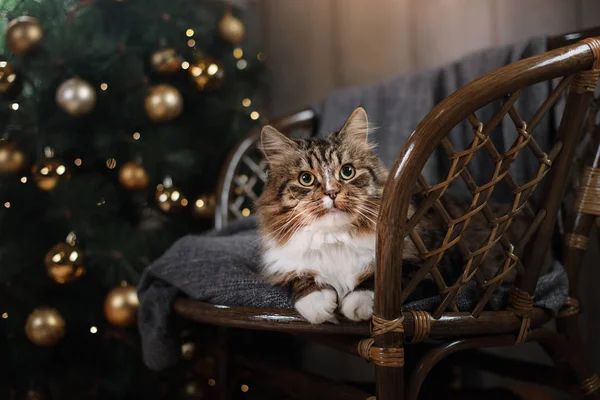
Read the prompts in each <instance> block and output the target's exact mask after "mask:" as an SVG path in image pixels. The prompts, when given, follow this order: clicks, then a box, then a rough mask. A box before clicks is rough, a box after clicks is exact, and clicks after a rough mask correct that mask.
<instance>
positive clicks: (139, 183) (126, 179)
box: [119, 161, 150, 190]
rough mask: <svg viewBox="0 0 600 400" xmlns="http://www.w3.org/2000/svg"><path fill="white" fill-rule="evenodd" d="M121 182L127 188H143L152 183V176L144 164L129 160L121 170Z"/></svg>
mask: <svg viewBox="0 0 600 400" xmlns="http://www.w3.org/2000/svg"><path fill="white" fill-rule="evenodd" d="M119 183H120V184H121V186H123V187H124V188H125V189H127V190H142V189H145V188H146V187H147V186H148V183H150V177H149V176H148V172H146V170H145V169H144V167H143V166H142V165H140V164H138V163H136V162H135V161H128V162H126V163H125V164H123V166H122V167H121V169H120V170H119Z"/></svg>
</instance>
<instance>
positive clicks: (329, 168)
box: [257, 108, 504, 324]
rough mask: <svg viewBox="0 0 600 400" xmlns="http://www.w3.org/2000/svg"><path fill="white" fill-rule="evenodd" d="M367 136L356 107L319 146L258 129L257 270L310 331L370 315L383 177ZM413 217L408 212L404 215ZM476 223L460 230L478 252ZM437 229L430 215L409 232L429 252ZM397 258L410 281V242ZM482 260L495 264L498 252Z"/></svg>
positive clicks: (440, 229)
mask: <svg viewBox="0 0 600 400" xmlns="http://www.w3.org/2000/svg"><path fill="white" fill-rule="evenodd" d="M368 132H369V124H368V119H367V113H366V112H365V110H364V109H362V108H357V109H356V110H355V111H354V112H353V113H352V115H350V117H349V119H348V121H347V122H346V124H345V125H344V127H343V128H342V129H341V130H340V131H338V132H334V133H332V134H331V135H329V136H328V137H326V138H322V139H309V140H299V139H296V140H292V139H289V138H288V137H286V136H284V135H283V134H281V133H279V132H278V131H277V130H276V129H275V128H273V127H271V126H265V127H264V128H263V130H262V137H261V139H262V150H263V152H264V155H265V157H266V160H267V162H268V180H267V184H266V187H265V189H264V191H263V193H262V195H261V196H260V198H259V199H258V202H257V215H258V221H259V232H260V239H261V254H262V262H263V269H262V271H263V274H264V276H265V277H266V278H267V279H268V280H269V281H270V282H271V283H273V284H276V285H285V286H289V287H291V290H292V298H293V301H294V306H295V308H296V309H297V310H298V312H299V313H300V314H301V315H302V316H303V317H304V318H306V319H307V320H308V321H309V322H311V323H314V324H319V323H323V322H326V321H331V322H336V317H335V313H336V311H338V310H339V312H340V313H341V314H342V315H344V316H345V317H346V318H348V319H351V320H354V321H360V320H368V319H370V318H371V316H372V315H373V297H374V295H373V273H374V263H375V237H376V221H377V214H378V211H379V203H380V199H381V195H382V191H383V185H384V182H385V180H386V179H387V171H386V169H385V168H384V166H383V163H382V162H381V160H380V159H379V157H377V156H376V155H375V153H374V145H373V144H371V143H370V142H369V141H368ZM450 211H452V210H450ZM413 213H414V207H413V206H412V205H411V207H410V209H409V216H410V215H412V214H413ZM459 215H461V214H459ZM478 218H479V219H477V218H475V219H474V220H473V221H472V222H471V224H470V226H469V228H468V230H469V231H471V234H470V237H471V238H472V239H474V240H476V241H478V242H479V243H478V244H479V245H481V243H483V242H484V241H485V240H486V238H487V236H488V233H489V229H488V228H487V226H488V224H487V222H486V221H485V219H484V218H483V217H480V216H479V217H478ZM444 228H445V226H444V224H443V222H442V221H441V220H439V218H438V217H437V216H436V214H435V213H434V212H433V211H430V212H428V213H427V214H426V215H425V216H424V217H423V218H422V219H421V221H420V222H419V224H418V225H417V226H416V230H417V231H418V232H419V234H420V235H421V237H422V238H423V240H424V242H425V245H426V246H427V248H430V249H432V248H436V247H437V246H439V245H440V243H441V241H442V239H443V235H444V234H445V229H444ZM455 247H457V246H455ZM475 248H477V247H475ZM404 253H405V257H404V259H405V267H404V268H403V271H405V273H407V274H410V273H411V271H412V272H414V271H416V269H418V267H419V266H420V265H422V260H421V258H420V257H419V254H418V252H417V250H416V248H415V246H414V244H413V243H412V241H411V240H410V239H406V240H405V246H404ZM447 253H448V257H444V261H443V262H442V263H441V265H442V267H441V268H443V265H446V266H447V265H450V262H449V258H452V252H451V251H449V252H447ZM455 256H456V254H455ZM458 257H460V255H458ZM489 257H491V258H496V259H497V262H496V264H501V263H502V260H503V259H504V252H503V251H501V250H500V251H494V252H490V256H489ZM455 258H457V257H455ZM457 260H458V264H462V263H461V260H462V259H460V258H457ZM445 272H447V271H445ZM459 275H460V271H458V275H457V276H455V277H451V278H450V279H455V278H458V276H459ZM446 278H447V276H446ZM488 278H489V277H488Z"/></svg>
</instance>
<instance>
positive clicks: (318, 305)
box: [295, 289, 337, 324]
mask: <svg viewBox="0 0 600 400" xmlns="http://www.w3.org/2000/svg"><path fill="white" fill-rule="evenodd" d="M295 307H296V310H298V312H299V313H300V314H301V315H302V316H303V317H304V318H306V320H307V321H308V322H310V323H311V324H321V323H323V322H326V321H331V322H337V320H336V318H335V309H336V308H337V293H336V292H335V290H332V289H323V290H317V291H315V292H312V293H310V294H308V295H306V296H304V297H303V298H301V299H300V300H298V301H296V304H295Z"/></svg>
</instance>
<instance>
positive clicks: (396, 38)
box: [333, 0, 416, 86]
mask: <svg viewBox="0 0 600 400" xmlns="http://www.w3.org/2000/svg"><path fill="white" fill-rule="evenodd" d="M409 3H412V4H414V3H416V2H414V1H410V0H369V1H364V0H334V4H335V6H336V7H335V9H336V13H335V17H336V18H337V21H336V23H335V25H336V26H335V28H336V30H337V32H335V33H334V34H335V35H336V36H337V43H338V44H339V47H338V48H336V49H334V51H333V52H334V53H337V54H338V60H337V62H336V65H335V68H336V75H338V81H337V84H338V85H340V86H349V85H355V84H360V83H366V82H372V81H374V80H377V79H380V78H381V77H384V76H389V75H395V74H402V73H406V72H408V71H410V70H412V69H413V67H414V60H412V59H411V53H410V46H411V42H412V37H411V30H410V26H411V23H410V13H409V8H408V5H409Z"/></svg>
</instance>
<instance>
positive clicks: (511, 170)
mask: <svg viewBox="0 0 600 400" xmlns="http://www.w3.org/2000/svg"><path fill="white" fill-rule="evenodd" d="M599 44H600V41H595V40H592V41H591V42H589V43H588V44H585V45H582V44H580V45H575V47H574V48H577V49H578V51H579V57H580V59H579V62H580V65H574V64H575V62H574V61H573V60H567V59H568V58H569V57H568V54H569V53H568V51H567V50H562V49H561V50H558V51H556V52H555V53H548V54H549V55H544V56H539V57H534V58H532V59H530V60H524V61H522V62H519V63H516V64H514V65H512V66H509V67H505V68H503V69H501V70H499V71H497V72H494V73H491V74H489V75H488V76H484V77H482V78H480V79H479V80H477V81H475V82H473V83H471V84H469V85H467V86H465V87H464V88H462V89H460V90H459V91H457V92H456V93H455V94H453V95H452V96H451V97H449V98H448V99H447V100H446V101H445V102H444V103H442V104H440V105H439V106H438V107H436V109H434V110H433V111H432V112H431V113H430V114H429V115H428V116H427V117H426V118H425V119H424V120H423V122H421V124H420V125H419V126H418V127H417V129H416V131H415V133H414V134H413V136H412V137H411V138H410V139H409V141H408V143H407V144H405V145H404V147H403V149H402V150H401V152H400V154H399V156H398V158H397V159H396V163H395V165H394V167H393V168H392V176H391V177H390V179H389V180H388V183H387V185H386V191H385V194H384V199H383V204H382V215H381V216H380V219H379V225H380V226H379V234H378V235H379V237H378V241H379V243H378V252H379V254H378V269H377V274H378V275H379V276H378V277H377V281H378V282H386V283H387V282H390V281H394V280H397V281H402V289H401V294H400V296H399V297H397V298H395V297H392V296H390V295H389V291H390V290H396V291H397V290H398V289H399V288H398V285H397V284H396V285H395V287H394V285H393V284H389V285H386V286H385V289H384V290H383V291H381V292H380V293H378V294H377V296H378V298H379V302H377V301H376V308H378V307H379V310H376V313H377V314H378V315H382V316H385V314H386V313H389V312H386V309H391V308H392V307H397V306H398V305H399V304H402V303H406V302H407V301H409V300H410V299H415V298H422V297H423V296H429V295H439V302H438V303H437V304H436V305H435V308H434V311H433V312H432V313H431V315H432V317H434V318H439V317H440V316H442V314H443V313H445V312H452V311H453V312H457V311H468V312H470V313H471V314H472V315H473V316H475V317H477V316H478V315H480V314H481V313H482V312H483V311H484V310H486V309H490V308H491V309H496V308H498V307H499V306H500V305H501V304H504V302H503V301H502V299H505V298H506V297H505V296H500V294H501V293H504V295H506V294H508V292H509V289H510V288H511V287H515V286H516V287H518V288H519V289H523V288H526V290H513V291H512V294H513V295H514V294H515V293H516V294H517V295H518V296H513V297H512V298H511V307H515V304H517V306H516V308H519V307H521V306H522V308H523V309H527V308H530V307H531V303H532V302H533V296H532V295H531V294H530V293H528V292H529V291H531V292H533V290H530V286H532V283H533V287H535V282H536V281H537V279H538V277H539V271H541V270H543V269H544V268H547V267H550V266H551V264H552V263H551V262H550V261H551V260H548V262H546V260H545V259H544V258H545V257H543V258H542V257H540V254H538V253H539V251H537V250H540V249H542V248H543V246H546V245H547V246H548V247H546V248H548V249H549V248H550V239H549V237H550V236H552V230H553V228H554V221H556V217H557V214H558V208H559V207H558V204H560V202H562V201H563V200H564V198H565V190H564V189H565V187H566V186H567V179H566V178H565V176H568V175H569V174H570V173H571V172H573V170H575V168H572V165H573V163H574V162H576V163H578V165H580V164H581V162H582V161H584V160H585V159H586V158H587V155H585V146H586V145H585V143H581V144H580V141H581V138H582V137H583V138H584V139H583V141H585V140H586V139H585V138H588V139H587V140H594V141H597V139H593V138H594V134H593V133H594V132H595V133H596V134H597V133H598V132H597V131H595V126H594V125H595V117H594V116H595V114H594V116H592V112H594V111H595V108H594V106H593V105H594V104H597V103H593V102H590V98H591V97H592V96H591V95H592V93H593V90H594V87H595V86H596V82H597V79H598V74H599V73H600V69H598V67H596V68H597V69H595V70H590V69H591V67H592V64H593V61H594V57H593V53H596V52H598V53H599V54H597V55H596V56H597V57H600V47H598V46H599ZM577 46H579V47H577ZM592 49H594V50H593V51H592ZM584 52H585V55H586V56H587V61H586V62H583V61H582V60H583V59H584V56H583V55H582V53H584ZM574 53H577V51H573V52H572V53H571V55H572V56H573V58H575V56H577V55H576V54H574ZM560 57H562V60H561V59H560ZM569 61H571V62H572V63H571V64H569ZM567 64H569V65H568V66H569V67H570V68H566V66H567ZM542 65H543V68H545V70H544V71H539V72H538V73H535V72H532V71H533V66H536V67H537V66H542ZM563 66H565V67H564V68H563ZM540 69H542V68H540ZM565 71H566V72H565ZM582 71H583V72H582ZM542 95H543V97H541V96H542ZM561 102H564V104H560V103H561ZM590 104H592V107H590ZM563 105H564V107H563ZM582 108H584V109H583V110H581V109H582ZM588 108H590V109H591V110H592V112H590V113H587V111H588ZM563 109H564V110H565V111H564V113H563V112H562V110H563ZM586 115H587V116H588V118H587V121H588V122H587V124H586V125H585V131H586V132H587V134H586V135H582V134H581V132H582V131H583V129H582V127H583V126H584V123H583V122H584V119H585V117H586ZM555 120H556V121H560V129H554V128H555V127H556V128H557V127H558V124H555ZM578 144H580V146H579V150H580V151H579V157H576V156H575V154H576V152H575V151H574V150H573V149H574V148H575V147H576V146H577V145H578ZM577 168H578V170H579V171H580V170H581V168H580V167H577ZM575 175H576V173H575ZM407 187H413V188H414V190H413V191H409V193H408V194H406V188H407ZM553 187H554V188H555V190H553ZM403 215H404V217H402V216H403ZM403 220H404V221H405V222H403ZM548 225H550V228H548ZM548 233H549V235H548ZM400 241H401V242H402V243H403V244H402V247H401V248H400V246H398V245H397V243H398V242H400ZM536 251H537V253H536ZM540 251H541V250H540ZM542 252H543V253H544V255H545V254H546V252H545V250H544V251H542ZM400 257H402V259H403V260H404V261H403V262H402V268H398V267H399V265H398V262H397V260H399V258H400ZM531 264H535V265H531ZM542 264H543V265H542ZM394 268H395V270H394ZM399 271H400V272H399ZM399 274H400V276H399ZM524 277H526V278H524ZM523 282H525V283H524V284H523ZM381 286H382V285H380V287H381ZM378 291H379V290H378ZM383 292H387V294H386V293H383ZM377 303H379V304H377ZM513 303H514V304H513ZM520 303H523V304H520ZM524 303H528V304H524ZM396 315H397V312H396ZM390 316H391V315H390ZM386 317H387V316H386Z"/></svg>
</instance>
